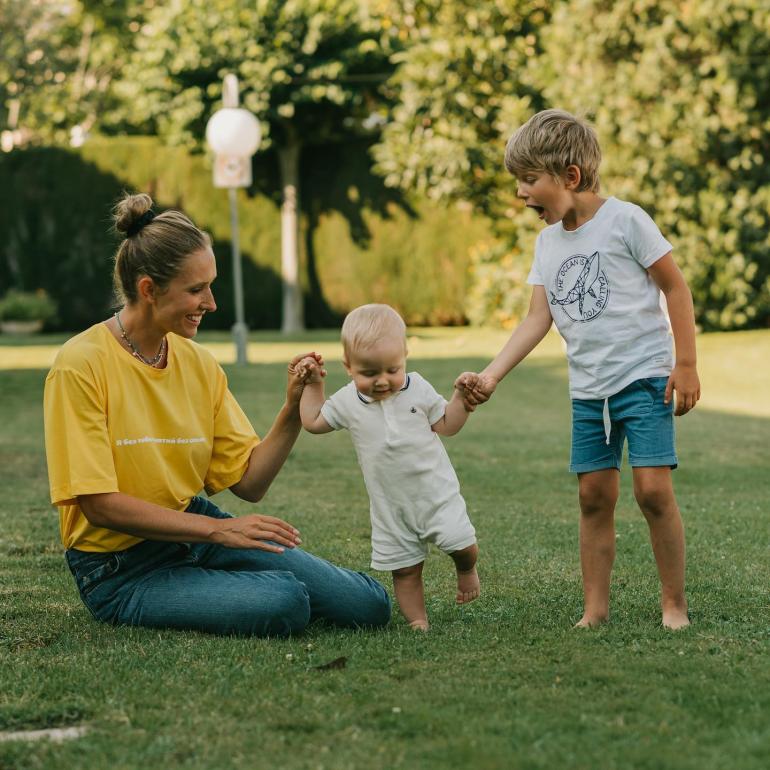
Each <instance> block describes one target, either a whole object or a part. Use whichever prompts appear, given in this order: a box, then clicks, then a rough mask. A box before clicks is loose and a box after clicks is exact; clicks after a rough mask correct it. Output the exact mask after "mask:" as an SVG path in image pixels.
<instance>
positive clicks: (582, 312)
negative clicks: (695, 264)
mask: <svg viewBox="0 0 770 770" xmlns="http://www.w3.org/2000/svg"><path fill="white" fill-rule="evenodd" d="M600 160H601V151H600V149H599V143H598V140H597V138H596V135H595V134H594V132H593V130H592V129H591V128H590V126H588V125H587V124H586V123H584V122H583V121H581V120H579V119H578V118H576V117H574V116H573V115H570V114H569V113H567V112H563V111H560V110H546V111H544V112H540V113H538V114H537V115H535V116H534V117H533V118H531V119H530V120H529V121H528V122H527V123H525V124H524V125H523V126H522V127H521V128H519V130H518V131H516V133H515V134H514V135H513V136H512V137H511V139H510V140H509V142H508V145H507V147H506V152H505V166H506V168H507V169H508V171H509V172H510V173H511V174H513V175H514V176H515V177H516V178H517V180H518V193H517V194H518V197H519V198H521V199H522V200H523V201H524V203H525V205H526V206H527V207H528V208H531V209H533V210H534V211H535V212H536V213H537V214H538V216H539V218H540V219H541V220H543V221H544V222H545V223H546V225H547V227H546V228H545V229H544V230H542V232H541V233H540V234H539V236H538V239H537V243H536V246H535V260H534V264H533V266H532V270H531V272H530V274H529V277H528V279H527V282H528V283H530V284H532V286H533V290H532V297H531V301H530V307H529V311H528V314H527V316H526V318H525V319H524V320H523V321H522V323H521V324H520V325H519V326H518V328H517V329H516V330H515V331H514V332H513V334H512V335H511V337H510V339H509V340H508V342H507V343H506V345H505V346H504V348H503V349H502V350H501V351H500V353H499V354H498V355H497V357H496V358H495V359H494V360H493V361H492V362H491V363H490V364H489V365H488V366H487V367H486V369H484V371H483V372H481V374H480V376H479V379H478V380H477V383H476V386H475V388H473V390H472V392H471V393H469V394H468V395H467V396H466V401H467V405H468V407H469V408H473V407H475V406H476V405H477V404H479V403H482V402H484V401H486V400H487V399H488V398H489V396H490V395H491V394H492V392H493V391H494V390H495V388H496V386H497V384H498V383H499V382H500V380H502V379H503V377H505V375H506V374H507V373H508V372H509V371H510V370H511V369H512V368H513V367H514V366H516V365H517V364H518V363H519V362H521V361H522V360H523V359H524V358H525V357H526V356H527V355H528V354H529V353H530V352H531V351H532V349H533V348H534V347H535V346H536V345H537V344H538V343H539V342H540V341H541V340H542V339H543V337H544V336H545V334H546V333H547V331H548V329H549V328H550V326H551V322H552V321H553V322H555V323H556V326H557V328H558V330H559V332H560V334H561V335H562V337H563V338H564V340H565V341H566V344H567V359H568V361H569V374H570V396H571V398H572V456H571V463H570V471H571V472H574V473H577V476H578V487H579V496H580V511H581V517H580V561H581V567H582V572H583V592H584V612H583V616H582V618H581V619H580V620H579V621H578V623H577V626H595V625H597V624H599V623H602V622H604V621H606V620H607V619H608V617H609V590H610V573H611V571H612V564H613V561H614V558H615V527H614V512H615V504H616V503H617V499H618V493H619V480H620V473H619V470H620V464H621V458H622V451H623V443H624V441H625V439H627V440H628V453H629V462H630V464H631V466H632V467H633V478H634V494H635V496H636V500H637V503H638V504H639V507H640V508H641V510H642V513H643V514H644V516H645V518H646V519H647V523H648V525H649V528H650V536H651V540H652V548H653V551H654V554H655V559H656V561H657V565H658V573H659V575H660V580H661V587H662V591H661V605H662V612H663V625H664V626H666V627H668V628H672V629H678V628H682V627H684V626H687V625H688V624H689V620H688V617H687V601H686V599H685V593H684V569H685V546H684V530H683V526H682V519H681V516H680V514H679V509H678V507H677V504H676V499H675V497H674V490H673V485H672V481H671V470H672V469H673V468H676V466H677V457H676V452H675V448H674V427H673V419H672V412H673V404H672V393H673V392H674V391H676V395H677V398H676V414H677V415H682V414H685V413H686V412H688V411H689V410H690V409H692V408H693V407H694V406H695V404H696V402H697V401H698V399H699V397H700V383H699V381H698V373H697V370H696V357H695V323H694V318H693V305H692V297H691V295H690V291H689V289H688V287H687V284H686V283H685V280H684V278H683V276H682V274H681V273H680V271H679V269H678V267H677V266H676V264H675V262H674V260H673V257H672V256H671V244H670V243H669V242H668V241H667V240H666V239H665V238H664V237H663V236H662V235H661V233H660V231H659V230H658V228H657V227H656V226H655V223H654V222H653V221H652V219H650V217H649V216H648V215H647V214H646V213H645V212H644V211H643V210H642V209H641V208H639V207H638V206H635V205H633V204H631V203H626V202H623V201H620V200H618V199H616V198H612V197H611V198H602V197H600V196H599V195H598V191H599V175H598V169H599V163H600ZM661 291H662V292H663V294H664V295H665V297H666V303H667V305H668V312H669V316H670V321H671V330H672V331H673V335H674V341H675V345H676V361H675V362H674V360H673V356H672V350H671V339H670V335H669V329H668V322H667V320H666V317H665V314H664V313H663V311H662V309H661V307H660V302H659V299H660V292H661ZM466 382H467V384H468V385H470V384H471V380H469V379H468V380H466V375H461V376H460V377H459V378H458V383H457V384H458V385H459V386H460V387H463V386H464V385H465V384H466Z"/></svg>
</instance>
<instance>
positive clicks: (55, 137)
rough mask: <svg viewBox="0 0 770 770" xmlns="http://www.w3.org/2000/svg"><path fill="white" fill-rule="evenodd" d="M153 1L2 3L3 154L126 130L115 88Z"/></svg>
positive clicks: (0, 110) (23, 0) (0, 91)
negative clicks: (96, 132) (95, 133)
mask: <svg viewBox="0 0 770 770" xmlns="http://www.w3.org/2000/svg"><path fill="white" fill-rule="evenodd" d="M152 1H153V0H105V1H104V2H98V1H97V0H0V49H2V51H3V57H2V59H0V122H2V124H3V125H4V126H5V131H6V132H8V133H6V134H5V137H4V147H5V149H10V146H12V145H18V144H27V143H30V142H33V143H66V142H68V141H72V142H73V143H77V142H78V141H80V140H82V138H83V137H84V136H85V135H86V134H87V133H88V132H89V131H90V130H92V129H94V128H99V129H101V130H103V131H105V130H106V131H108V132H109V131H110V130H111V129H112V130H115V129H116V128H117V129H122V128H125V122H124V121H122V119H121V118H120V117H118V115H117V113H116V112H115V110H116V108H117V102H116V99H115V96H114V93H113V90H112V86H113V83H114V80H115V75H116V73H117V72H119V71H120V69H121V67H122V65H123V63H124V62H125V58H126V56H127V53H128V52H129V51H130V48H131V35H132V27H133V30H134V31H135V30H137V29H139V26H140V19H141V16H142V12H143V8H144V6H147V5H148V4H150V5H151V4H152ZM116 124H117V125H116Z"/></svg>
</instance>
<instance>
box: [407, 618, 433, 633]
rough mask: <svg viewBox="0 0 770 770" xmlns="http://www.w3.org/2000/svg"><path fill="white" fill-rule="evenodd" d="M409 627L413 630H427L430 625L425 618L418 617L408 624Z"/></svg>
mask: <svg viewBox="0 0 770 770" xmlns="http://www.w3.org/2000/svg"><path fill="white" fill-rule="evenodd" d="M409 628H411V629H412V630H413V631H427V630H428V628H430V626H429V625H428V621H427V620H422V619H418V620H413V621H412V622H411V623H410V624H409Z"/></svg>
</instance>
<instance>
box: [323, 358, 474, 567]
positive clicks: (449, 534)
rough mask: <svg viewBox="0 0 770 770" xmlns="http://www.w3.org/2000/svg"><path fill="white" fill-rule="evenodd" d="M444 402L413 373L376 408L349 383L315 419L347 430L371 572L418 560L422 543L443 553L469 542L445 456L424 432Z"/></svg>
mask: <svg viewBox="0 0 770 770" xmlns="http://www.w3.org/2000/svg"><path fill="white" fill-rule="evenodd" d="M446 403H447V402H446V400H445V399H444V398H443V397H442V396H441V395H439V394H438V393H436V391H435V390H434V389H433V386H432V385H431V384H430V383H429V382H427V381H426V380H425V379H424V378H423V377H421V376H420V375H419V374H417V373H416V372H410V373H409V374H408V375H407V376H406V380H405V382H404V386H403V388H401V390H400V391H399V392H398V393H396V394H394V395H392V396H390V397H389V398H386V399H384V400H382V401H375V400H372V399H370V398H367V397H366V396H364V395H362V394H361V393H359V392H358V390H357V389H356V387H355V385H354V383H352V382H350V383H348V384H347V385H346V386H345V387H344V388H341V389H340V390H338V391H337V392H336V393H335V394H334V395H333V396H331V397H330V398H328V399H327V400H326V402H325V403H324V405H323V407H322V408H321V415H322V416H323V418H324V419H325V420H326V422H327V423H329V425H330V426H331V427H332V428H334V429H335V430H341V429H343V428H346V429H347V430H349V431H350V437H351V439H352V440H353V446H354V447H355V450H356V455H357V456H358V464H359V465H360V466H361V471H362V472H363V475H364V482H365V484H366V490H367V492H368V493H369V501H370V508H369V510H370V515H371V521H372V567H373V568H374V569H378V570H395V569H400V568H402V567H411V566H413V565H415V564H419V563H420V562H422V561H424V559H425V556H426V554H427V550H428V543H434V544H435V545H436V546H437V547H438V548H439V549H441V550H442V551H444V552H445V553H452V552H454V551H459V550H461V549H463V548H467V547H468V546H469V545H473V543H475V542H476V532H475V530H474V528H473V525H472V524H471V522H470V519H469V518H468V512H467V510H466V507H465V500H463V497H462V495H461V494H460V484H459V482H458V481H457V475H456V474H455V472H454V468H453V467H452V463H451V462H450V460H449V456H448V455H447V453H446V449H444V445H443V444H442V443H441V439H440V438H439V437H438V434H436V433H435V432H434V431H433V430H432V429H431V425H433V424H434V423H435V422H437V421H438V420H440V419H441V417H443V415H444V411H445V409H446Z"/></svg>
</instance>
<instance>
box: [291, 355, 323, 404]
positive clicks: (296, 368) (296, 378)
mask: <svg viewBox="0 0 770 770" xmlns="http://www.w3.org/2000/svg"><path fill="white" fill-rule="evenodd" d="M307 359H311V360H312V361H314V362H315V366H313V367H311V366H310V361H308V360H307ZM323 365H324V359H323V356H322V355H321V354H320V353H316V352H311V353H300V355H298V356H294V358H292V359H291V361H289V382H288V386H287V389H286V401H287V403H288V404H289V405H290V406H299V400H300V398H302V391H303V390H304V388H305V383H306V382H307V381H308V379H309V378H310V377H311V376H317V375H318V374H320V376H321V377H325V376H326V369H324V368H323Z"/></svg>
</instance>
